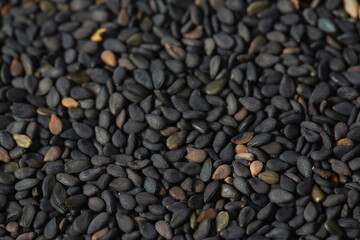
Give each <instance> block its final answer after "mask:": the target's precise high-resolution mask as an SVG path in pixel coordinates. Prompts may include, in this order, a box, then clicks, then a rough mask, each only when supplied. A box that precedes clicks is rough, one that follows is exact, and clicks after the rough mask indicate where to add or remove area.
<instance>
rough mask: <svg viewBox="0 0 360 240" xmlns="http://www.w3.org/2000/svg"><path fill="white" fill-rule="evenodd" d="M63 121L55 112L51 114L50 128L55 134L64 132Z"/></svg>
mask: <svg viewBox="0 0 360 240" xmlns="http://www.w3.org/2000/svg"><path fill="white" fill-rule="evenodd" d="M62 129H63V123H62V122H61V120H60V119H59V118H58V117H57V116H55V115H54V114H53V115H51V118H50V122H49V130H50V132H51V133H52V134H54V135H59V134H60V133H61V132H62Z"/></svg>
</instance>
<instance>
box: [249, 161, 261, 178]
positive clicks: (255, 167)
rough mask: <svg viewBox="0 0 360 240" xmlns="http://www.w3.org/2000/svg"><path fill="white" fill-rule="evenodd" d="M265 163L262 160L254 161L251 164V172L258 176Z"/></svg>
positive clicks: (252, 174)
mask: <svg viewBox="0 0 360 240" xmlns="http://www.w3.org/2000/svg"><path fill="white" fill-rule="evenodd" d="M263 166H264V164H263V163H262V162H260V161H257V160H256V161H253V162H252V163H251V164H250V172H251V176H253V177H256V176H257V175H258V174H259V173H260V172H261V170H262V169H263Z"/></svg>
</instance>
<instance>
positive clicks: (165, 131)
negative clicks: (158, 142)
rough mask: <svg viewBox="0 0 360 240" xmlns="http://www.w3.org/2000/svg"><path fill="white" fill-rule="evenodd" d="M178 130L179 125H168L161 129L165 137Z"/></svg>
mask: <svg viewBox="0 0 360 240" xmlns="http://www.w3.org/2000/svg"><path fill="white" fill-rule="evenodd" d="M177 131H179V129H178V128H177V127H172V126H170V127H166V128H163V129H161V130H160V134H161V136H163V137H168V136H170V135H172V134H174V133H176V132H177Z"/></svg>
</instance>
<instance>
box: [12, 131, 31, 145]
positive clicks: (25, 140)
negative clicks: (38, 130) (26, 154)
mask: <svg viewBox="0 0 360 240" xmlns="http://www.w3.org/2000/svg"><path fill="white" fill-rule="evenodd" d="M13 138H14V140H15V142H16V144H17V145H18V146H19V147H22V148H29V147H30V146H31V144H32V140H31V138H30V137H28V136H26V135H24V134H18V133H15V134H14V135H13Z"/></svg>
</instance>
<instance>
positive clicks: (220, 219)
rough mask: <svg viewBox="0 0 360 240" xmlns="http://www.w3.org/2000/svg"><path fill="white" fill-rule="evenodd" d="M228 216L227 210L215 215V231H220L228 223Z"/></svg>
mask: <svg viewBox="0 0 360 240" xmlns="http://www.w3.org/2000/svg"><path fill="white" fill-rule="evenodd" d="M229 220H230V216H229V213H228V212H225V211H222V212H219V214H218V215H217V216H216V231H217V232H221V231H222V230H224V229H225V228H226V227H227V226H228V224H229Z"/></svg>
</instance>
